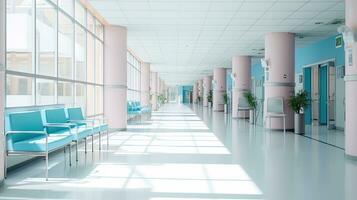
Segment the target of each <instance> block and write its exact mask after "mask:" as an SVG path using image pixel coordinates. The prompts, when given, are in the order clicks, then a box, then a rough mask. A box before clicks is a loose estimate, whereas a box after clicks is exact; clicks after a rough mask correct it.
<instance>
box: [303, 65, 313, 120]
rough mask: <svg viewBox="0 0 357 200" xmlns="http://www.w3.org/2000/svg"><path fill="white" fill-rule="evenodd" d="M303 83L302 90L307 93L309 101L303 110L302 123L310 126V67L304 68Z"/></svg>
mask: <svg viewBox="0 0 357 200" xmlns="http://www.w3.org/2000/svg"><path fill="white" fill-rule="evenodd" d="M303 73H304V83H303V85H304V86H303V87H304V90H305V91H306V92H307V95H308V99H309V104H308V105H307V107H306V108H305V109H304V121H305V124H309V125H310V124H311V123H312V101H311V97H312V95H311V94H312V88H311V67H306V68H304V72H303Z"/></svg>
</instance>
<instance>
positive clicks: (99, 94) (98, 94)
mask: <svg viewBox="0 0 357 200" xmlns="http://www.w3.org/2000/svg"><path fill="white" fill-rule="evenodd" d="M95 114H96V115H98V114H103V87H102V86H96V87H95Z"/></svg>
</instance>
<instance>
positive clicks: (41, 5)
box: [36, 0, 57, 76]
mask: <svg viewBox="0 0 357 200" xmlns="http://www.w3.org/2000/svg"><path fill="white" fill-rule="evenodd" d="M56 13H57V12H56V9H55V8H54V7H53V6H52V5H51V4H49V3H48V2H47V1H46V0H37V1H36V49H37V65H36V66H37V69H36V70H37V71H36V73H37V74H42V75H47V76H55V75H56V64H55V62H56V59H55V56H56V42H57V40H56V36H57V32H56V22H57V14H56Z"/></svg>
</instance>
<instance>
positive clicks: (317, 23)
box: [315, 22, 323, 25]
mask: <svg viewBox="0 0 357 200" xmlns="http://www.w3.org/2000/svg"><path fill="white" fill-rule="evenodd" d="M315 24H316V25H320V24H323V22H315Z"/></svg>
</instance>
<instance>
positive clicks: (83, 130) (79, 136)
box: [72, 126, 93, 140]
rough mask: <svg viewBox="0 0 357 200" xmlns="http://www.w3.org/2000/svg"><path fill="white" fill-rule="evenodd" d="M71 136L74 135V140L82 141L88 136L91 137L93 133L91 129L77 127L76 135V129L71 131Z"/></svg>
mask: <svg viewBox="0 0 357 200" xmlns="http://www.w3.org/2000/svg"><path fill="white" fill-rule="evenodd" d="M72 134H73V135H74V138H75V140H82V139H84V138H86V137H88V136H91V135H92V134H93V132H92V128H91V127H89V126H88V127H85V126H81V127H78V134H77V128H73V129H72Z"/></svg>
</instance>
